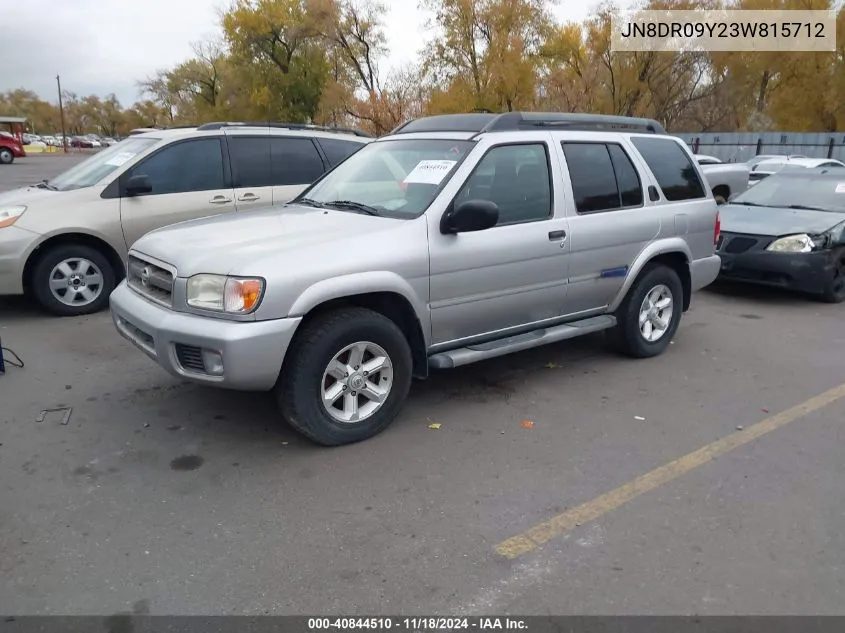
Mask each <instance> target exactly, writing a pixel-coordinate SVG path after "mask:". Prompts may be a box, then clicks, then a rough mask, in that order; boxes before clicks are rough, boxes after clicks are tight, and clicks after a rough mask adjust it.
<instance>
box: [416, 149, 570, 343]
mask: <svg viewBox="0 0 845 633" xmlns="http://www.w3.org/2000/svg"><path fill="white" fill-rule="evenodd" d="M549 151H550V148H549V146H548V144H547V143H546V142H543V141H536V142H524V143H519V144H507V145H499V146H493V147H491V148H490V149H489V150H488V151H487V153H486V154H485V156H484V157H483V158H482V159H481V161H480V162H479V164H478V165H477V166H476V168H475V170H473V172H472V174H470V176H469V178H468V179H467V181H466V183H465V184H464V186H463V187H462V188H461V190H460V191H459V193H458V195H457V196H456V199H455V203H456V204H457V203H459V202H460V201H461V200H469V199H475V200H478V199H481V200H490V201H492V202H495V203H496V204H497V205H498V207H499V224H498V225H497V226H495V227H493V228H490V229H487V230H484V231H478V232H471V233H459V234H458V235H443V234H442V233H440V231H439V230H438V229H437V226H438V224H439V220H440V218H439V217H438V218H432V220H433V221H432V222H431V223H430V224H429V249H430V256H431V274H430V307H431V323H432V326H431V327H432V344H434V345H441V344H445V345H449V344H452V345H457V344H460V342H461V341H464V340H466V339H470V338H477V337H496V336H501V335H503V334H504V333H505V332H506V331H508V330H511V329H515V328H520V327H530V326H531V324H539V323H541V322H542V321H545V320H549V319H554V318H557V317H558V316H559V315H560V307H561V305H562V304H563V301H564V297H565V294H566V286H567V276H568V270H567V266H568V242H567V228H568V226H567V220H566V218H565V217H564V213H563V207H562V205H556V204H555V196H553V195H552V192H553V191H555V190H558V191H560V189H559V188H558V187H556V186H553V180H552V178H551V173H552V169H551V166H550V162H549ZM556 206H560V211H558V212H557V213H556V208H555V207H556Z"/></svg>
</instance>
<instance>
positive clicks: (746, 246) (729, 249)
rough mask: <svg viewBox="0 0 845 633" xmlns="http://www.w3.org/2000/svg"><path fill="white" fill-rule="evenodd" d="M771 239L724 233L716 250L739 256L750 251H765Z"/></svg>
mask: <svg viewBox="0 0 845 633" xmlns="http://www.w3.org/2000/svg"><path fill="white" fill-rule="evenodd" d="M770 240H771V238H766V237H758V236H756V235H739V234H737V233H722V234H721V235H720V236H719V243H718V245H717V246H716V250H717V251H718V252H722V253H730V254H732V255H738V254H740V253H745V252H747V251H750V250H752V249H753V250H762V249H764V248H765V247H766V246H767V245H768V243H769V241H770Z"/></svg>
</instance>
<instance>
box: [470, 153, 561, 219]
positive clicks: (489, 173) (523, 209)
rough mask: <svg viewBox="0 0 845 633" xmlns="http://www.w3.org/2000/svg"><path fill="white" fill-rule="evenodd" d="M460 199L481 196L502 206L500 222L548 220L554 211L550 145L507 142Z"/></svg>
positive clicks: (489, 157)
mask: <svg viewBox="0 0 845 633" xmlns="http://www.w3.org/2000/svg"><path fill="white" fill-rule="evenodd" d="M458 199H476V200H478V199H480V200H490V201H492V202H495V203H496V204H497V205H498V207H499V224H500V225H501V224H513V223H516V222H531V221H533V220H544V219H546V218H548V217H549V216H550V215H551V212H552V193H551V186H550V183H549V160H548V156H547V154H546V146H545V145H543V144H532V145H505V146H502V147H496V148H493V149H492V150H490V151H489V152H488V153H487V154H486V155H485V156H484V158H482V159H481V162H480V163H479V164H478V166H477V167H476V168H475V170H474V171H473V174H472V176H470V177H469V180H468V181H467V182H466V184H465V185H464V186H463V188H462V189H461V191H460V193H459V194H458Z"/></svg>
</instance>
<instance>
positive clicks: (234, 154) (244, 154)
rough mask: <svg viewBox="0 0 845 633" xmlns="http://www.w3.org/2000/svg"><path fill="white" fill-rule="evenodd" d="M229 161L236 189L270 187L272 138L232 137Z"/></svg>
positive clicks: (230, 138)
mask: <svg viewBox="0 0 845 633" xmlns="http://www.w3.org/2000/svg"><path fill="white" fill-rule="evenodd" d="M229 161H230V163H231V165H232V178H233V180H234V185H235V187H269V186H271V185H272V184H273V181H272V178H271V174H270V137H269V136H267V135H265V136H230V137H229Z"/></svg>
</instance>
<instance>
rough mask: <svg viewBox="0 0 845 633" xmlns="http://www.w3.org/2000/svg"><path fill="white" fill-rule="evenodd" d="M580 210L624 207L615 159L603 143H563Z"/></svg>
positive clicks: (587, 211) (579, 211)
mask: <svg viewBox="0 0 845 633" xmlns="http://www.w3.org/2000/svg"><path fill="white" fill-rule="evenodd" d="M562 145H563V154H564V156H565V157H566V165H567V167H568V169H569V178H570V180H571V182H572V193H573V194H574V196H575V208H576V210H577V211H578V213H595V212H597V211H610V210H613V209H619V208H620V207H621V206H622V203H621V200H620V198H619V187H618V186H617V184H616V176H615V174H614V171H613V161H612V160H611V158H610V152H609V151H608V148H607V145H605V144H604V143H562Z"/></svg>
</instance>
